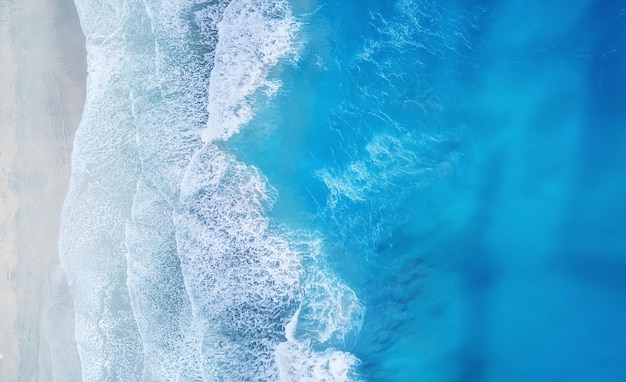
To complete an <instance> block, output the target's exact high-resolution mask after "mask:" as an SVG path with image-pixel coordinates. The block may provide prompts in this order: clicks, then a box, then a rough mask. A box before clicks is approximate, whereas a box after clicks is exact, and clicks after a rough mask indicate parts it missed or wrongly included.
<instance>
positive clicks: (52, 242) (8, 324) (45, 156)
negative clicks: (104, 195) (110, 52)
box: [0, 0, 86, 381]
mask: <svg viewBox="0 0 626 382" xmlns="http://www.w3.org/2000/svg"><path fill="white" fill-rule="evenodd" d="M85 80H86V53H85V48H84V36H83V35H82V32H81V29H80V25H79V23H78V17H77V15H76V10H75V8H74V4H73V2H72V1H68V0H47V1H38V0H20V1H16V0H9V1H8V2H3V5H2V7H0V87H1V89H2V90H1V91H0V270H1V277H0V354H1V355H0V358H1V359H0V381H52V380H56V381H73V380H80V362H79V361H78V353H77V350H76V344H75V342H74V340H73V336H74V333H73V327H74V323H73V320H74V313H73V305H72V299H71V294H70V292H69V288H68V287H67V281H66V279H65V275H64V273H63V271H62V269H61V267H60V266H59V260H58V249H57V248H58V245H57V243H58V234H59V219H60V212H61V207H62V204H63V199H64V197H65V194H66V192H67V187H68V180H69V175H70V163H69V161H70V152H71V147H72V139H73V136H74V132H75V130H76V128H77V127H78V123H79V121H80V116H81V112H82V107H83V104H84V98H85Z"/></svg>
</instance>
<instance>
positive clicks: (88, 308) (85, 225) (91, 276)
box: [60, 1, 143, 381]
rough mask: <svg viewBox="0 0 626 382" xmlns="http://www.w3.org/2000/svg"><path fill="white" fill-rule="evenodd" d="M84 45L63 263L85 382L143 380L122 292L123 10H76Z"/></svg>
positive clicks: (127, 132) (131, 165)
mask: <svg viewBox="0 0 626 382" xmlns="http://www.w3.org/2000/svg"><path fill="white" fill-rule="evenodd" d="M76 5H77V9H78V11H79V15H80V17H81V25H82V27H83V29H84V31H85V34H86V37H87V51H88V54H89V57H88V65H89V76H88V83H87V98H86V101H85V108H84V114H83V117H82V120H81V125H80V128H79V130H78V132H77V134H76V138H75V144H74V152H73V155H72V167H73V168H72V179H71V184H70V190H69V192H68V195H67V198H66V201H65V205H64V211H63V217H62V225H61V237H60V256H61V261H62V265H63V267H64V268H65V271H66V273H67V276H68V281H69V285H70V287H71V289H72V294H73V296H74V301H75V309H76V340H77V343H78V347H79V354H80V358H81V362H82V365H83V368H82V370H83V380H86V381H101V380H107V379H108V380H111V379H113V380H124V381H138V380H141V375H142V369H143V349H142V344H141V336H140V333H139V330H138V328H137V323H136V321H135V318H134V315H133V311H132V308H131V303H130V296H129V293H128V288H127V285H126V246H125V241H124V237H125V232H124V231H125V224H126V222H127V221H128V218H129V215H130V209H131V206H132V202H133V201H132V199H133V194H134V190H135V187H136V184H137V179H138V176H139V174H140V163H139V157H138V152H137V145H136V140H135V126H134V125H133V123H132V120H133V117H132V112H131V109H130V108H129V105H128V99H130V98H131V89H130V87H129V86H128V84H129V83H132V74H133V71H134V68H135V66H136V62H135V61H134V60H131V59H130V58H131V57H130V56H128V55H126V54H125V41H124V35H123V30H124V28H126V27H128V25H129V24H131V23H132V22H131V20H130V15H131V14H132V13H133V12H134V11H135V10H134V9H133V8H132V7H131V6H130V5H128V4H122V3H120V4H104V3H96V4H91V3H89V2H80V1H79V2H77V4H76Z"/></svg>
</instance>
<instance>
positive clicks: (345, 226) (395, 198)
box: [59, 0, 626, 382]
mask: <svg viewBox="0 0 626 382" xmlns="http://www.w3.org/2000/svg"><path fill="white" fill-rule="evenodd" d="M76 6H77V9H78V14H79V17H80V22H81V26H82V29H83V31H84V33H85V36H86V39H87V43H86V44H87V52H88V73H89V75H88V80H87V98H86V102H85V108H84V112H83V116H82V120H81V123H80V127H79V130H78V132H77V134H76V138H75V142H74V151H73V154H72V175H71V182H70V190H69V193H68V195H67V197H66V200H65V205H64V209H63V216H62V222H61V237H60V245H59V246H60V256H61V262H62V265H63V267H64V269H65V271H66V274H67V277H68V281H69V284H70V287H71V289H72V294H73V296H74V305H75V309H76V341H77V344H78V351H79V354H80V358H81V363H82V369H83V371H82V374H83V380H85V381H125V382H131V381H140V380H141V381H426V382H431V381H433V382H435V381H459V382H460V381H467V382H480V381H485V382H487V381H493V382H496V381H507V382H515V381H520V382H521V381H546V382H548V381H550V382H556V381H563V382H564V381H567V382H575V381H581V382H582V381H616V382H617V381H623V380H625V379H626V363H625V362H623V354H626V332H624V322H626V304H625V303H624V301H626V300H625V297H626V220H624V216H625V215H626V199H625V198H624V195H626V177H625V176H624V174H625V173H626V112H625V111H624V110H626V109H624V107H625V105H626V73H625V72H624V70H625V68H626V4H624V3H623V2H621V1H610V0H605V1H591V0H573V1H572V0H570V1H553V2H548V3H546V2H542V1H538V0H519V1H518V0H510V1H493V0H467V1H458V0H457V1H454V0H449V1H432V0H388V1H381V0H378V1H374V0H359V1H357V0H344V1H330V0H328V1H327V0H230V1H228V0H208V1H207V0H204V1H201V0H167V1H165V0H164V1H159V0H143V1H139V0H100V1H86V0H76Z"/></svg>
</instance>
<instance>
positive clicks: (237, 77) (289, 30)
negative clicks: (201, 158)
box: [202, 0, 297, 142]
mask: <svg viewBox="0 0 626 382" xmlns="http://www.w3.org/2000/svg"><path fill="white" fill-rule="evenodd" d="M296 30H297V23H296V21H295V19H294V17H293V16H292V14H291V9H290V7H289V5H288V3H287V2H286V1H284V0H276V1H269V0H233V1H231V2H230V4H229V5H228V7H227V8H226V10H225V11H224V14H223V18H222V20H221V21H220V22H219V24H218V31H219V42H218V44H217V47H216V52H215V66H214V68H213V71H212V72H211V80H210V85H209V104H208V111H209V120H208V122H207V127H206V129H205V130H204V131H203V133H202V139H203V140H204V141H205V142H210V141H214V140H227V139H228V138H230V137H231V136H232V135H233V134H236V133H237V132H238V131H239V129H240V128H241V127H242V126H243V125H244V124H246V123H248V122H249V121H250V119H252V116H253V105H252V102H253V101H252V96H253V95H254V93H255V92H256V91H257V90H258V89H261V88H263V87H265V88H266V89H267V93H268V94H269V95H271V94H273V93H275V92H276V90H277V88H278V86H279V84H280V83H279V82H278V81H276V80H273V81H272V80H268V79H267V76H268V73H269V71H270V69H271V68H273V67H274V66H275V65H276V64H277V63H278V62H279V60H280V59H281V58H283V57H285V56H286V55H288V54H289V53H291V52H293V49H294V48H293V46H292V40H293V35H294V33H295V31H296Z"/></svg>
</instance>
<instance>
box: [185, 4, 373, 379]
mask: <svg viewBox="0 0 626 382" xmlns="http://www.w3.org/2000/svg"><path fill="white" fill-rule="evenodd" d="M296 25H297V23H296V21H295V19H294V18H293V16H292V15H291V12H290V10H289V7H288V4H287V3H286V2H281V1H272V2H270V1H232V2H231V3H230V4H229V6H228V7H227V8H226V10H225V11H224V14H223V18H222V20H221V21H220V23H219V24H218V36H219V39H218V44H217V47H216V50H215V66H214V68H213V70H212V72H211V76H210V81H209V98H208V99H209V103H208V111H209V118H208V122H207V127H206V129H205V130H204V131H203V133H202V137H203V139H204V140H205V141H207V143H206V144H205V145H204V147H203V148H202V149H200V150H199V151H198V152H197V153H196V154H195V155H194V157H193V159H192V160H191V163H190V165H189V166H188V167H187V170H186V173H185V177H184V179H183V182H182V185H181V193H180V198H181V206H180V210H178V211H177V212H176V213H175V225H176V237H177V243H178V250H179V256H180V258H181V263H182V268H183V274H184V276H185V283H186V286H187V292H188V293H189V296H190V299H191V304H192V310H193V316H194V319H195V320H196V322H197V327H200V328H202V333H200V336H201V349H202V350H201V353H202V376H203V378H204V379H205V380H219V381H245V380H261V381H275V380H283V381H304V380H311V381H313V380H316V381H347V380H350V378H352V377H353V374H354V373H353V372H354V370H353V367H354V366H355V365H356V363H357V360H356V358H355V357H354V356H352V355H351V354H349V353H346V352H344V351H341V350H337V349H336V348H335V347H334V346H341V345H342V341H343V339H344V337H345V332H349V331H351V330H356V329H358V326H359V322H360V320H361V319H362V315H363V307H362V306H361V305H360V303H359V302H358V300H357V298H356V295H355V294H354V292H352V291H350V290H349V288H347V287H346V286H344V285H343V284H341V282H340V281H339V280H337V279H336V278H334V277H332V276H331V275H329V274H328V273H327V272H324V271H323V270H322V267H320V266H318V265H316V264H315V262H314V261H313V260H312V259H313V258H314V257H318V258H321V256H320V255H319V254H318V253H317V252H318V251H316V250H315V249H316V248H317V246H315V245H313V244H314V241H310V242H309V241H304V242H302V241H299V240H297V239H296V238H297V237H298V235H297V234H296V233H295V232H291V231H290V230H289V229H287V228H285V227H281V226H280V225H278V224H276V223H275V222H272V221H271V220H270V219H269V218H268V217H267V216H266V212H267V210H268V209H270V208H271V206H272V204H273V202H274V200H275V199H276V198H277V193H276V191H275V190H274V189H273V188H272V187H271V186H269V185H268V182H267V179H266V178H265V177H264V176H263V175H261V174H260V173H259V171H258V170H257V169H256V168H254V167H252V166H247V165H245V164H244V163H242V162H240V161H238V160H237V159H236V158H235V157H234V156H232V155H231V154H228V153H226V152H224V151H223V150H222V149H220V147H219V146H217V145H216V144H215V143H214V142H213V141H219V140H227V139H228V138H230V137H231V136H232V135H233V134H235V133H237V132H238V131H239V130H240V129H241V128H242V127H243V126H244V125H245V124H246V123H248V122H249V121H250V120H251V119H252V117H253V103H254V99H255V95H256V94H257V93H258V92H259V91H265V94H266V95H269V96H271V95H273V94H274V92H275V91H276V89H277V86H278V84H279V83H278V82H277V81H276V80H270V79H268V75H269V72H270V70H271V69H272V68H273V67H274V66H275V65H277V64H278V62H279V60H280V59H281V58H283V57H285V56H286V55H288V54H290V53H293V46H292V40H293V34H294V32H295V27H296Z"/></svg>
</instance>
